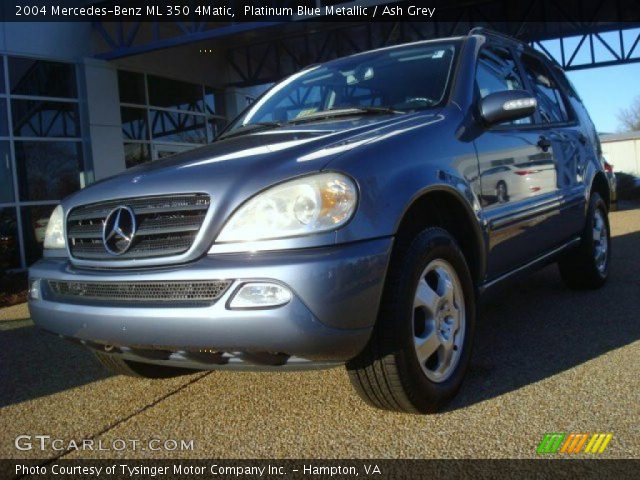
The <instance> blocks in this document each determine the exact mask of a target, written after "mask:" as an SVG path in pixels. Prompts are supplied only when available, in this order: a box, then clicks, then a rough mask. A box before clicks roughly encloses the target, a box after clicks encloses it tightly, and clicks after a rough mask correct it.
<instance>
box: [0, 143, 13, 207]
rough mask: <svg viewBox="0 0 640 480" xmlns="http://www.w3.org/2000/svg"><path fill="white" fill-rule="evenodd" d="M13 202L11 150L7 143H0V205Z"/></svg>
mask: <svg viewBox="0 0 640 480" xmlns="http://www.w3.org/2000/svg"><path fill="white" fill-rule="evenodd" d="M13 201H14V198H13V177H12V175H11V149H10V148H9V142H6V141H0V203H10V202H13Z"/></svg>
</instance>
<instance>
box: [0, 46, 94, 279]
mask: <svg viewBox="0 0 640 480" xmlns="http://www.w3.org/2000/svg"><path fill="white" fill-rule="evenodd" d="M5 62H6V65H5ZM5 75H6V76H7V78H8V81H7V82H5ZM78 100H79V99H78V87H77V85H76V65H75V64H74V63H64V62H55V61H48V60H38V59H31V58H23V57H11V56H7V57H2V56H0V205H2V206H1V207H0V270H2V269H21V268H22V269H24V268H26V267H28V266H29V265H30V264H32V263H33V262H34V261H36V260H37V259H38V258H40V257H41V256H42V247H43V242H44V234H45V231H46V228H47V223H48V221H49V216H50V215H51V212H52V211H53V209H54V207H55V205H56V204H57V203H58V202H59V201H60V200H61V199H63V198H64V197H66V196H68V195H70V194H71V193H73V192H75V191H76V190H78V189H79V188H80V186H81V185H84V181H83V178H82V175H83V173H84V172H83V168H84V167H83V165H84V162H83V154H82V151H83V150H82V147H83V143H82V141H81V140H80V138H81V135H82V128H81V125H80V124H81V119H80V105H81V104H80V103H79V101H78ZM10 136H12V137H13V138H11V140H9V138H8V137H10ZM16 179H17V185H14V182H15V181H16Z"/></svg>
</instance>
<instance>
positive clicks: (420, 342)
mask: <svg viewBox="0 0 640 480" xmlns="http://www.w3.org/2000/svg"><path fill="white" fill-rule="evenodd" d="M414 342H415V345H416V352H417V353H418V360H420V362H421V363H424V362H426V361H427V359H428V358H429V357H430V356H431V355H433V352H435V351H436V350H437V349H438V347H439V346H440V345H441V343H440V339H439V338H438V335H437V334H436V332H435V330H434V331H432V332H431V333H430V334H429V335H427V337H426V338H420V337H415V338H414Z"/></svg>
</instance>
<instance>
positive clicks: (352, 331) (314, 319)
mask: <svg viewBox="0 0 640 480" xmlns="http://www.w3.org/2000/svg"><path fill="white" fill-rule="evenodd" d="M391 246H392V239H391V238H383V239H377V240H370V241H364V242H356V243H352V244H347V245H339V246H332V247H323V248H313V249H304V250H293V251H280V252H260V253H254V254H225V255H217V256H207V257H204V258H202V259H200V260H198V261H196V262H193V263H191V264H187V265H182V266H172V267H170V268H153V269H152V268H146V269H128V270H125V269H118V270H89V269H79V268H76V267H74V266H72V265H71V264H70V263H69V262H68V260H66V259H43V260H40V261H39V262H37V263H36V264H35V265H34V266H33V267H32V268H31V269H30V271H29V276H30V278H31V280H34V279H41V280H42V281H41V298H40V299H37V300H33V299H30V301H29V310H30V312H31V317H32V318H33V320H34V322H35V324H36V325H37V326H39V327H41V328H42V329H44V330H47V331H49V332H53V333H56V334H59V335H61V336H64V337H68V338H70V339H75V340H77V341H81V342H83V343H86V344H87V345H89V346H92V347H93V348H99V349H104V347H105V346H107V349H108V350H109V351H111V352H118V353H120V354H123V355H125V354H126V355H129V357H128V358H129V359H135V360H139V361H149V362H150V363H164V362H166V363H170V364H174V365H175V364H176V362H177V363H178V364H181V365H184V366H187V367H193V365H190V364H187V363H186V361H185V363H180V359H183V358H185V359H186V358H190V359H192V360H193V358H195V357H194V356H193V355H191V354H190V353H189V352H192V353H193V352H202V351H205V350H206V351H215V352H224V353H225V355H227V358H229V355H231V356H233V357H234V358H240V359H243V360H242V362H229V361H228V360H227V361H226V362H223V364H224V365H225V366H228V367H232V366H233V365H234V364H237V365H238V366H239V365H240V364H241V363H246V361H248V362H249V363H252V362H254V363H256V364H260V363H261V360H260V359H261V358H263V357H262V356H261V354H263V353H267V352H268V353H269V354H276V353H277V354H278V355H279V358H285V359H286V361H285V362H284V363H283V362H278V363H280V364H282V365H285V364H296V365H302V364H304V363H305V362H309V366H310V367H313V364H314V363H323V362H325V363H326V362H344V361H346V360H348V359H350V358H352V357H354V356H355V355H356V354H357V353H358V352H360V351H361V350H362V348H363V347H364V346H365V344H366V342H367V341H368V339H369V337H370V334H371V330H372V328H373V325H374V322H375V319H376V316H377V312H378V306H379V303H380V297H381V294H382V288H383V284H384V278H385V274H386V269H387V264H388V261H389V256H390V252H391ZM212 279H228V280H232V284H231V286H230V287H229V288H228V289H227V290H226V291H225V293H224V294H223V295H222V297H221V298H219V299H218V300H217V301H216V302H215V303H214V304H212V305H205V306H180V305H173V304H171V303H169V304H167V303H166V302H165V303H163V304H158V305H144V306H142V305H141V306H131V305H130V304H119V302H117V301H115V302H109V304H106V305H105V304H99V305H96V304H90V303H83V302H82V301H75V300H74V301H67V300H65V301H60V300H59V299H56V300H53V297H52V295H51V292H50V291H48V289H47V281H48V280H59V281H77V282H91V281H101V282H106V281H108V282H134V281H139V282H144V281H187V280H190V281H193V280H212ZM246 281H275V282H278V283H281V284H284V285H286V286H287V287H288V288H289V289H290V290H291V292H292V293H293V296H292V300H291V301H290V302H289V303H287V304H286V305H284V306H281V307H276V308H266V309H258V310H230V309H229V308H228V302H229V300H230V298H231V296H232V295H233V294H234V293H235V291H236V289H237V287H238V286H239V285H241V284H242V283H245V282H246ZM113 346H115V347H116V348H113ZM153 350H156V351H164V352H169V353H171V352H173V353H171V358H169V357H168V356H167V357H166V358H165V357H163V356H162V355H160V356H158V355H155V356H154V355H147V356H146V357H145V356H144V355H139V356H138V357H139V358H137V357H136V355H137V354H136V352H148V351H153ZM256 354H257V355H256ZM247 359H249V360H247ZM214 363H215V362H214ZM266 363H269V362H268V360H267V361H266ZM201 366H202V368H206V366H204V365H201ZM218 366H219V365H216V367H218Z"/></svg>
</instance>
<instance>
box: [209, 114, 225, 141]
mask: <svg viewBox="0 0 640 480" xmlns="http://www.w3.org/2000/svg"><path fill="white" fill-rule="evenodd" d="M209 125H211V133H212V134H213V138H215V137H217V136H218V134H219V133H220V132H221V131H222V129H223V128H224V127H225V126H226V125H227V122H226V120H222V119H220V118H214V119H212V120H210V121H209Z"/></svg>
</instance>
